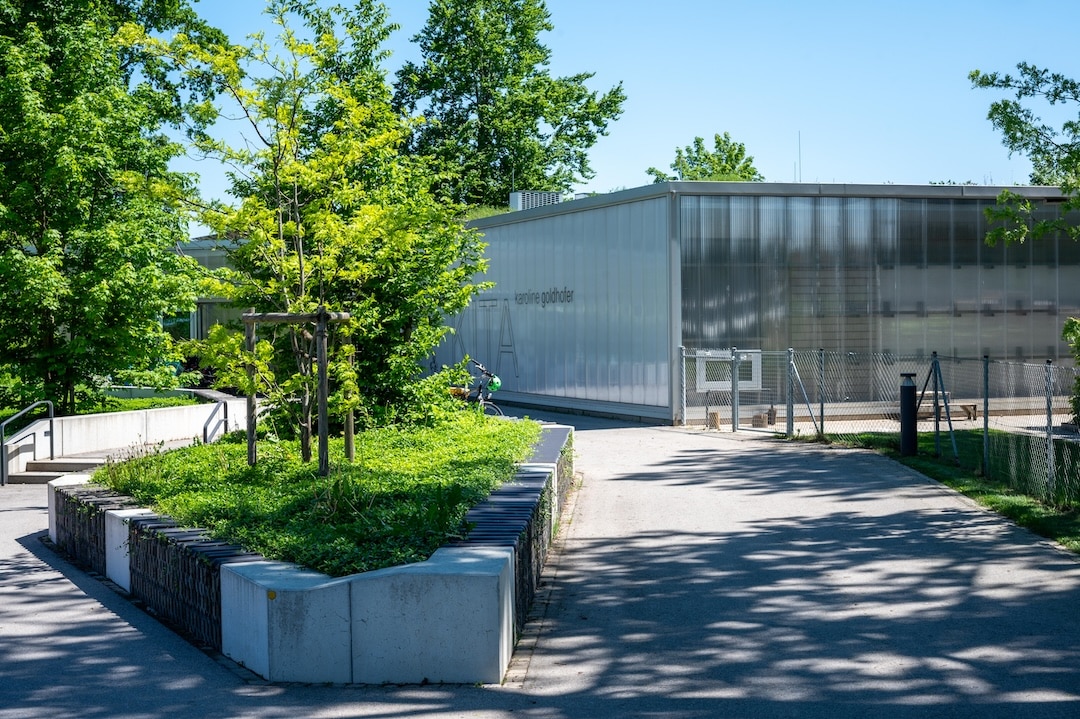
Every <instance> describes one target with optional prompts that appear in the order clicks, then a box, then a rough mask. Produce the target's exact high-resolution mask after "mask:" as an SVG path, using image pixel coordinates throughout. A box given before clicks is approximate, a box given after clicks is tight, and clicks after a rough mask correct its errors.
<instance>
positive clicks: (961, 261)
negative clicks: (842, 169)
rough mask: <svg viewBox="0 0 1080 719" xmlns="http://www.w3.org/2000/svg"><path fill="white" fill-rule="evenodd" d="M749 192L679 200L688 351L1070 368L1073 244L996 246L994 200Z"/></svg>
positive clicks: (1077, 278) (1078, 276)
mask: <svg viewBox="0 0 1080 719" xmlns="http://www.w3.org/2000/svg"><path fill="white" fill-rule="evenodd" d="M684 184H685V183H684ZM752 189H753V187H752V185H748V186H743V187H740V188H738V190H739V191H738V193H737V194H735V193H723V194H722V193H717V194H707V195H692V194H689V190H687V192H688V194H686V195H682V196H680V197H679V208H680V217H681V225H682V228H683V248H682V267H683V272H684V278H683V284H682V316H683V326H682V329H683V343H684V344H685V345H686V346H688V347H702V348H708V347H712V348H715V347H731V346H737V347H742V348H764V349H784V348H786V347H795V348H798V349H817V348H824V349H826V350H829V351H843V352H856V353H860V352H892V353H902V354H909V353H912V354H919V353H923V354H927V355H928V354H929V353H930V352H934V351H936V352H939V353H941V354H952V355H957V356H965V357H978V356H981V355H983V354H989V355H990V356H991V357H994V358H1000V359H1010V360H1011V359H1026V360H1042V359H1054V360H1058V361H1066V362H1068V361H1070V357H1069V351H1068V347H1067V345H1066V344H1065V343H1064V342H1062V341H1061V339H1060V332H1061V325H1062V323H1063V322H1064V318H1065V317H1066V316H1070V315H1076V314H1077V313H1078V312H1080V271H1078V270H1080V252H1078V251H1077V248H1076V243H1074V242H1072V241H1071V240H1069V239H1068V238H1066V237H1064V236H1061V237H1046V238H1040V239H1038V240H1034V241H1031V242H1027V243H1025V244H1023V245H1009V246H1006V245H1004V244H999V245H997V246H988V245H987V244H986V243H985V237H986V233H987V229H988V227H987V220H986V218H985V215H984V211H985V210H986V208H987V207H989V206H991V205H992V204H993V195H992V194H991V193H988V192H985V191H983V192H972V193H970V194H969V193H965V192H957V191H955V190H954V191H952V192H943V191H940V190H938V191H929V190H925V188H897V191H896V193H895V195H894V196H883V195H884V194H885V192H886V191H887V190H882V189H877V190H875V191H873V192H870V191H867V196H864V197H863V196H858V195H855V196H850V195H845V194H844V193H842V192H836V193H835V194H827V193H825V192H821V193H819V194H817V195H815V194H813V193H807V192H805V191H804V192H803V194H802V195H800V196H791V197H782V196H777V195H776V194H775V192H773V191H772V190H773V189H775V188H768V189H767V190H766V191H764V192H763V193H762V194H761V195H760V196H754V195H753V194H752ZM763 189H764V188H763ZM931 189H933V188H931ZM924 190H925V191H924ZM1040 212H1041V215H1040V216H1042V217H1046V218H1047V219H1049V218H1051V217H1053V216H1054V213H1055V212H1056V209H1055V208H1054V207H1053V206H1045V205H1044V206H1043V209H1042V210H1041V211H1040ZM773 247H777V248H779V249H778V250H777V251H773V250H772V249H771V248H773Z"/></svg>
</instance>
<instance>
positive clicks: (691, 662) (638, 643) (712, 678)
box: [0, 418, 1080, 719]
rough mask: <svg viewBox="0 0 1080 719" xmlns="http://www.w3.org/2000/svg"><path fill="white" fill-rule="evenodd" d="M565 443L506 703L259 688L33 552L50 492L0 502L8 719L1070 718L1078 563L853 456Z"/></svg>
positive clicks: (582, 437) (587, 435)
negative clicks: (561, 523)
mask: <svg viewBox="0 0 1080 719" xmlns="http://www.w3.org/2000/svg"><path fill="white" fill-rule="evenodd" d="M572 422H573V423H576V424H577V425H578V426H579V430H578V432H577V436H576V446H577V451H578V455H579V459H578V469H579V470H580V471H581V472H582V473H583V474H584V483H583V485H582V488H581V491H580V492H579V493H578V494H577V496H576V499H575V503H574V513H573V516H572V517H571V518H570V520H569V522H568V525H567V526H566V528H565V532H564V535H563V539H562V541H561V543H560V552H559V554H558V555H557V556H556V557H555V561H554V562H553V563H552V565H551V567H550V571H549V576H548V580H549V583H548V589H549V591H548V593H547V594H546V595H544V597H543V598H544V599H545V600H546V605H543V606H541V607H539V608H538V609H541V610H545V613H544V615H543V617H542V619H541V620H538V621H537V622H535V623H534V624H533V626H532V628H531V633H530V636H529V637H527V638H526V639H527V641H525V642H523V644H522V646H521V647H519V650H518V652H517V654H516V656H515V662H514V665H513V667H512V670H511V673H510V680H509V681H508V682H507V684H505V685H504V686H490V687H489V686H479V687H473V686H448V687H443V686H421V687H355V686H348V687H313V686H278V685H269V684H266V683H263V682H260V681H252V680H251V678H250V677H248V676H245V674H244V672H243V671H242V670H239V669H238V668H236V667H234V666H233V665H232V664H231V663H230V662H229V661H227V660H222V659H218V658H214V657H210V656H207V655H206V654H203V653H202V652H200V651H198V650H197V649H195V648H194V647H192V646H191V645H189V644H187V643H186V642H184V641H183V640H181V639H179V638H178V637H177V636H176V635H175V634H173V633H172V632H170V631H168V630H166V629H164V628H163V627H162V626H160V625H159V624H158V623H157V622H156V621H155V620H154V619H153V618H152V617H150V616H148V615H147V614H145V613H144V612H142V611H141V610H139V609H138V608H136V607H134V606H133V605H132V604H130V603H129V602H128V601H127V600H125V599H123V598H122V597H120V596H119V595H117V594H115V593H114V592H112V591H111V590H109V589H107V588H105V587H104V586H103V585H102V584H101V583H99V582H98V581H97V580H96V579H94V578H92V577H89V576H87V575H85V574H83V573H82V572H80V571H78V570H75V569H73V568H71V567H70V566H68V565H67V564H66V563H64V562H63V561H61V560H59V559H58V558H57V557H55V556H54V555H53V554H52V553H51V552H50V551H49V550H48V549H46V548H45V547H44V546H43V545H42V543H41V541H40V539H39V537H40V534H41V532H42V530H44V529H45V526H46V516H45V488H44V487H36V486H15V485H9V486H7V487H3V488H0V719H24V718H25V719H30V718H33V719H61V718H68V717H72V718H74V717H79V718H93V717H118V718H123V719H166V718H169V719H175V718H180V719H182V718H184V717H208V718H215V719H217V718H239V717H261V718H277V717H281V718H284V717H289V718H290V719H291V718H294V717H317V718H323V717H327V718H329V717H373V718H375V717H377V718H380V719H392V718H397V717H421V718H424V717H429V718H435V717H439V718H446V717H477V718H479V719H492V718H496V717H498V718H503V719H505V718H509V717H528V718H529V719H543V718H549V717H550V718H553V719H561V718H569V717H671V718H674V719H697V718H705V717H828V718H829V719H838V718H839V717H853V718H854V717H859V718H865V717H872V718H873V719H893V718H900V717H973V718H974V717H979V719H987V718H988V717H990V718H993V717H1002V718H1004V717H1010V718H1014V717H1038V719H1052V718H1054V717H1069V718H1070V719H1075V717H1077V716H1080V609H1078V608H1080V561H1078V560H1077V559H1076V558H1075V557H1073V556H1072V555H1069V554H1066V553H1065V552H1063V551H1061V550H1058V549H1057V548H1055V547H1053V546H1050V545H1049V544H1047V543H1045V542H1043V541H1041V540H1039V539H1038V538H1036V537H1034V536H1033V535H1031V534H1029V533H1027V532H1025V531H1023V530H1020V529H1017V528H1016V527H1014V526H1012V525H1010V524H1008V523H1007V522H1004V521H1002V520H1000V519H998V518H996V517H995V516H993V515H990V514H988V513H986V512H984V511H982V510H980V509H978V508H976V507H974V506H973V505H972V504H971V503H969V502H968V501H966V500H964V499H963V498H960V497H957V496H956V495H954V494H953V493H951V492H949V491H947V490H945V489H942V488H940V487H939V486H938V485H936V484H933V483H931V482H929V481H927V480H925V479H923V478H921V477H920V476H919V475H916V474H914V473H911V472H909V471H907V470H905V469H903V468H902V467H899V466H897V465H895V464H893V463H891V462H889V461H887V460H884V459H881V458H879V457H876V456H874V455H871V454H868V453H864V452H859V451H851V450H836V449H830V448H827V447H822V446H817V445H809V444H784V443H778V442H772V441H769V440H765V439H761V437H760V435H756V436H755V435H750V434H749V433H747V434H746V438H743V437H744V435H743V433H740V435H737V436H733V435H731V434H726V433H725V434H721V433H706V432H702V431H700V430H697V431H685V430H680V429H675V428H669V427H668V428H659V427H642V426H629V425H620V424H618V423H614V422H608V421H603V420H595V419H589V418H573V420H572ZM751 437H752V438H751Z"/></svg>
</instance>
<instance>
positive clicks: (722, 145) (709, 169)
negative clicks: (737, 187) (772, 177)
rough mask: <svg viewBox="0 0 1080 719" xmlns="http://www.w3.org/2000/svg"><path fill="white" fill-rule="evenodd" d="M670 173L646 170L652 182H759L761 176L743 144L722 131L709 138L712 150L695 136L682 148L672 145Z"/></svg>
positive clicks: (761, 178)
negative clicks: (673, 150)
mask: <svg viewBox="0 0 1080 719" xmlns="http://www.w3.org/2000/svg"><path fill="white" fill-rule="evenodd" d="M671 170H672V172H673V173H674V174H671V175H669V174H667V173H666V172H664V171H662V170H658V169H656V168H655V167H650V168H649V169H648V170H646V174H648V175H651V176H652V178H653V182H654V183H658V182H675V181H678V180H710V181H713V182H762V181H764V180H765V178H764V177H763V176H762V175H761V173H760V172H758V171H757V168H756V167H754V158H753V157H751V156H749V155H747V154H746V146H745V145H744V144H743V143H741V142H735V141H734V140H732V139H731V135H729V134H728V133H726V132H725V133H724V134H723V135H722V136H721V135H719V134H717V135H715V136H714V137H713V149H712V150H709V149H707V148H706V147H705V140H703V139H702V138H700V137H695V138H694V142H693V143H692V144H690V145H687V146H686V147H685V148H676V150H675V160H674V161H673V162H672V163H671Z"/></svg>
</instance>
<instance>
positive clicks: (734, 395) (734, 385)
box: [731, 347, 739, 432]
mask: <svg viewBox="0 0 1080 719" xmlns="http://www.w3.org/2000/svg"><path fill="white" fill-rule="evenodd" d="M731 431H732V432H738V431H739V348H738V347H732V348H731Z"/></svg>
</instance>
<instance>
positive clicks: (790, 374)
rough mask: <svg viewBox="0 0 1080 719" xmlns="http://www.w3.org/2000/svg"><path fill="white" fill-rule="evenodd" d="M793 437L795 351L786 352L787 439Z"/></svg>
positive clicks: (789, 348) (791, 349) (789, 349)
mask: <svg viewBox="0 0 1080 719" xmlns="http://www.w3.org/2000/svg"><path fill="white" fill-rule="evenodd" d="M794 436H795V350H794V348H792V347H788V351H787V438H788V439H791V438H792V437H794Z"/></svg>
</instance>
